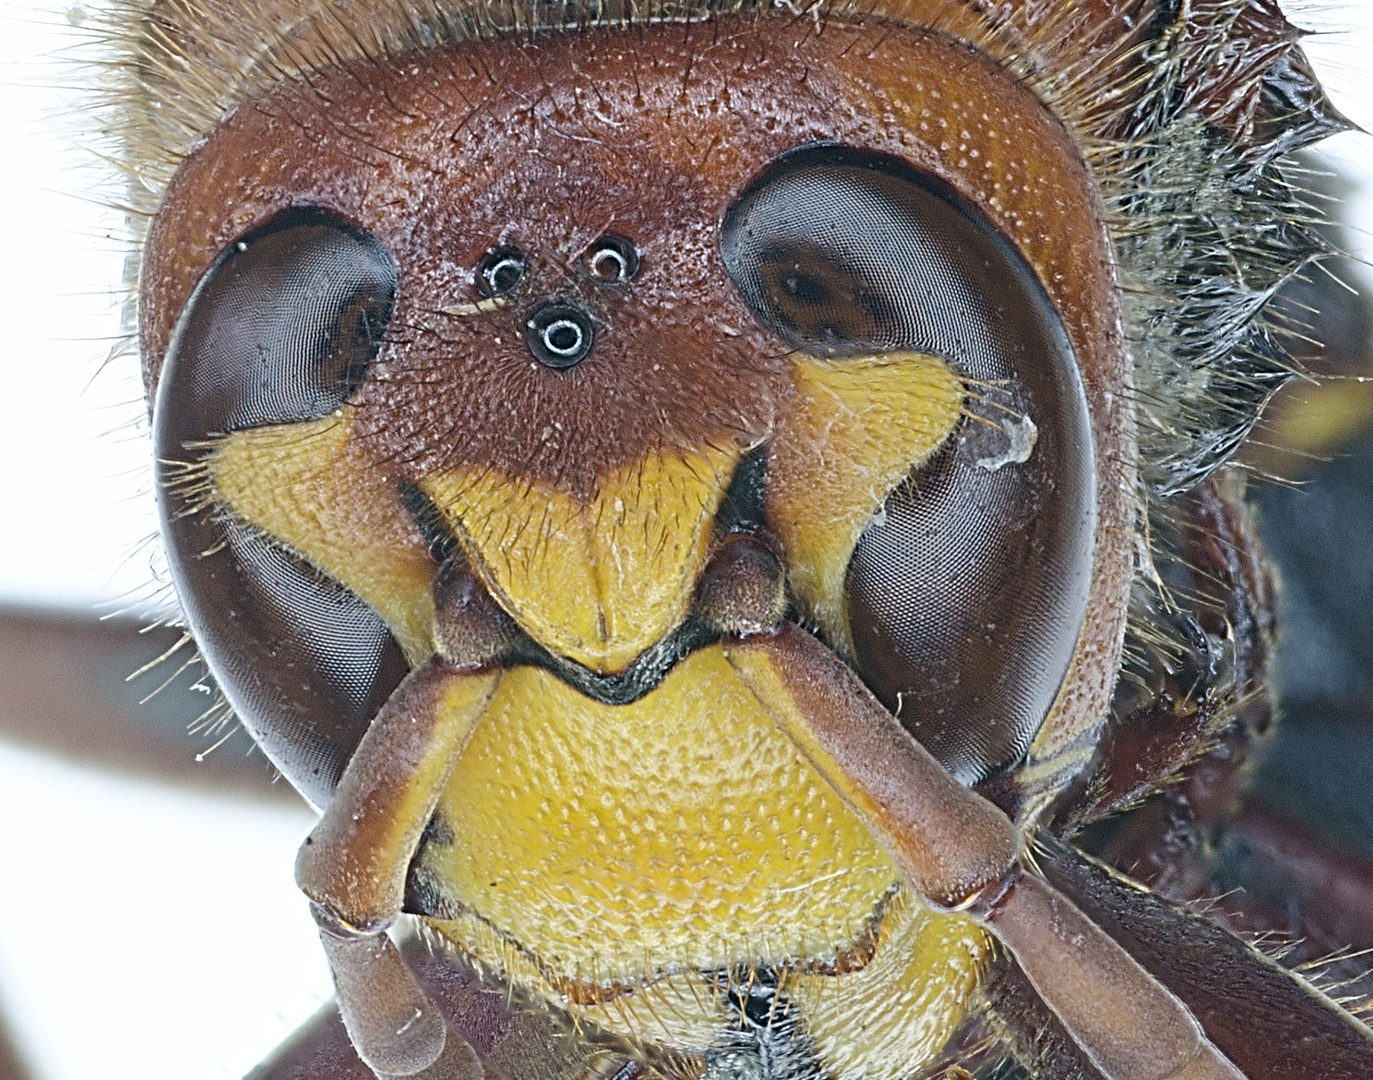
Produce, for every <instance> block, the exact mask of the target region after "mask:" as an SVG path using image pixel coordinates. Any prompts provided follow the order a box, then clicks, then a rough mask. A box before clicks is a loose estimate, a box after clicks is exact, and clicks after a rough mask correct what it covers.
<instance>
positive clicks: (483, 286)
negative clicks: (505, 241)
mask: <svg viewBox="0 0 1373 1080" xmlns="http://www.w3.org/2000/svg"><path fill="white" fill-rule="evenodd" d="M528 271H529V257H528V256H527V255H525V253H524V252H523V251H521V250H520V249H519V248H517V247H509V246H502V247H498V248H495V249H494V250H492V251H488V252H487V253H486V254H485V255H483V256H482V260H481V262H479V263H477V272H476V274H475V275H474V277H473V282H474V284H475V285H476V286H477V292H479V293H481V294H482V296H484V297H487V298H488V299H489V298H491V297H496V296H509V295H510V294H511V293H512V292H514V291H515V290H516V289H517V288H519V285H520V282H521V281H523V280H524V275H525V274H526V273H528Z"/></svg>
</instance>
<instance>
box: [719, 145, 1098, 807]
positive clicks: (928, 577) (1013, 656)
mask: <svg viewBox="0 0 1373 1080" xmlns="http://www.w3.org/2000/svg"><path fill="white" fill-rule="evenodd" d="M720 246H721V254H722V256H723V259H724V262H725V266H726V268H727V269H728V271H729V273H730V276H731V277H732V278H733V280H734V282H735V284H736V286H737V287H738V289H739V292H740V294H741V295H742V297H743V299H744V301H745V302H746V303H747V304H748V306H749V307H750V308H751V309H752V310H753V313H754V314H755V316H756V317H757V318H758V320H759V321H760V322H761V323H762V324H763V325H764V326H765V327H767V328H768V329H770V330H771V331H772V332H773V333H774V334H776V335H777V337H778V338H780V339H781V340H782V342H784V343H785V344H786V346H788V347H789V348H791V349H794V350H796V351H798V352H802V353H807V354H811V355H820V356H830V357H840V358H842V357H843V356H846V355H855V356H857V355H871V354H874V353H879V354H880V353H887V352H894V351H899V350H900V351H913V352H920V353H928V354H933V355H936V356H939V357H942V358H944V359H945V360H946V361H947V362H949V363H950V364H951V365H952V367H953V368H954V370H955V371H957V372H958V373H959V374H960V375H962V376H963V377H964V379H965V383H966V385H967V387H968V398H967V400H966V403H965V408H966V411H967V416H966V417H965V419H964V420H963V421H962V423H961V426H960V427H959V429H958V430H957V431H956V432H955V434H954V435H953V437H952V438H951V439H950V441H949V442H948V443H947V444H946V445H945V446H944V447H943V448H942V449H941V450H940V451H939V452H938V453H937V454H936V455H935V456H934V458H933V459H932V460H931V461H929V462H927V463H926V464H925V465H924V466H923V467H922V468H920V469H916V470H914V471H913V472H912V474H911V475H910V476H909V477H908V478H907V479H906V481H905V482H904V483H903V484H901V485H900V486H899V487H898V488H897V489H896V490H895V491H894V492H892V493H891V495H890V496H889V497H888V498H887V500H886V502H885V504H884V505H883V506H882V507H881V508H880V510H879V512H878V513H877V515H876V516H875V517H874V519H873V522H872V524H871V525H870V526H869V528H868V529H867V531H866V532H865V533H864V534H863V536H862V537H861V538H860V540H859V542H858V544H857V547H856V548H855V550H854V552H853V555H852V558H851V561H850V563H849V567H848V573H847V578H846V593H845V602H846V607H847V618H848V624H849V631H850V633H851V636H852V641H853V645H854V650H855V662H856V665H857V667H858V669H859V672H860V674H861V675H862V676H863V678H864V679H865V681H866V682H867V683H868V685H869V686H870V687H871V688H872V690H873V692H874V693H876V694H877V696H878V697H879V698H880V699H881V700H882V701H883V703H884V704H885V705H886V706H887V707H888V708H889V709H891V710H892V711H893V712H894V713H895V714H896V715H897V716H898V718H899V719H900V720H901V722H902V723H903V724H904V725H905V726H906V727H907V728H908V729H909V730H910V731H911V732H912V733H913V734H914V735H915V736H916V737H917V738H919V739H920V740H921V742H922V743H924V744H925V746H926V747H927V748H928V749H929V750H930V751H931V752H932V753H933V754H934V755H935V756H936V757H937V758H938V759H939V760H940V761H941V762H942V763H943V764H944V765H945V766H946V767H947V768H949V770H950V771H951V772H952V773H953V774H954V775H955V776H957V777H958V778H959V779H960V780H961V781H963V782H964V783H976V782H978V781H980V780H982V779H985V778H987V777H989V776H991V775H994V774H995V773H996V772H997V771H999V770H1001V769H1003V768H1005V767H1008V766H1010V765H1012V764H1014V763H1015V762H1017V761H1018V760H1020V759H1021V758H1022V757H1023V756H1024V754H1025V752H1026V751H1027V750H1028V748H1029V745H1030V743H1031V741H1032V740H1033V738H1034V736H1035V734H1036V732H1038V730H1039V728H1040V726H1041V725H1042V724H1043V722H1044V719H1045V717H1046V715H1047V713H1048V710H1049V708H1050V706H1051V705H1052V703H1053V700H1054V698H1055V697H1056V695H1057V693H1058V688H1059V686H1060V685H1061V683H1062V681H1063V677H1064V675H1065V674H1066V672H1067V669H1068V665H1069V663H1070V661H1071V659H1072V655H1073V651H1074V648H1075V646H1076V642H1077V638H1078V635H1079V633H1080V631H1081V628H1082V624H1083V620H1084V618H1085V614H1086V604H1087V594H1088V586H1089V580H1090V572H1091V561H1092V543H1093V535H1094V529H1095V471H1094V461H1093V451H1092V441H1091V431H1090V423H1089V419H1088V413H1087V407H1086V400H1085V397H1084V395H1083V389H1082V384H1081V381H1080V378H1079V375H1078V370H1077V364H1076V361H1075V359H1074V356H1073V352H1072V349H1071V346H1070V345H1069V343H1068V340H1067V337H1066V335H1065V333H1064V331H1063V328H1062V326H1061V324H1060V322H1059V320H1058V317H1057V315H1056V314H1055V312H1054V311H1053V309H1052V307H1051V305H1050V304H1049V301H1048V299H1047V298H1046V296H1045V295H1044V292H1043V289H1042V288H1041V287H1040V285H1039V283H1038V281H1037V280H1036V279H1035V277H1034V274H1033V271H1032V270H1031V269H1030V267H1029V266H1028V265H1027V264H1026V263H1025V261H1024V259H1023V258H1022V257H1021V256H1020V255H1019V253H1018V252H1017V251H1015V249H1014V248H1012V247H1011V245H1010V244H1009V243H1008V242H1007V241H1006V240H1005V239H1004V238H1003V237H1002V236H1001V235H1000V234H998V233H997V232H996V231H995V230H994V229H993V228H992V227H991V226H990V225H989V224H988V223H987V222H986V220H985V218H984V217H983V216H982V215H981V213H980V212H979V211H977V210H976V209H975V208H974V207H972V206H971V205H969V204H967V203H966V202H964V201H963V200H962V199H960V198H959V197H958V196H957V195H956V194H955V193H954V192H953V191H952V190H951V189H949V188H948V187H946V186H945V185H943V184H942V183H941V182H939V181H938V180H937V179H935V178H933V177H929V176H927V175H925V174H923V173H920V172H918V171H916V170H914V169H912V168H910V167H909V166H906V165H905V164H903V163H901V162H897V161H893V160H892V159H890V158H886V157H882V156H879V155H875V154H869V153H865V152H862V151H857V150H852V149H849V148H846V147H840V146H816V147H808V148H804V149H802V150H800V151H797V152H793V153H792V154H789V155H786V156H785V157H783V158H781V159H779V161H777V162H775V163H774V164H773V165H772V166H771V167H770V168H769V169H768V170H767V171H766V172H765V173H764V174H763V175H762V176H761V177H759V178H758V179H757V180H755V181H754V182H753V183H752V184H751V185H750V186H749V188H748V189H747V190H746V191H745V192H744V193H743V195H742V196H741V197H740V198H739V200H738V201H737V202H736V203H735V205H734V206H733V207H732V208H731V209H730V211H729V213H728V214H727V216H726V219H725V222H724V226H723V230H722V233H721V245H720Z"/></svg>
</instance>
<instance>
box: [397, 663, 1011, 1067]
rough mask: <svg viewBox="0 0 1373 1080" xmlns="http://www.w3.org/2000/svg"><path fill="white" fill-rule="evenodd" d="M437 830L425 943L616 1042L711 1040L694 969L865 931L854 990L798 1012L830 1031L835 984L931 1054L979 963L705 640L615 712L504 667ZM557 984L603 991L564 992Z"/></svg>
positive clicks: (714, 994)
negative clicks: (460, 956)
mask: <svg viewBox="0 0 1373 1080" xmlns="http://www.w3.org/2000/svg"><path fill="white" fill-rule="evenodd" d="M439 815H440V819H441V821H442V823H443V826H444V828H443V829H442V830H441V832H442V833H444V834H445V835H446V836H451V838H452V839H451V842H437V841H436V842H431V843H430V844H429V845H427V846H426V847H425V848H424V849H423V851H422V852H421V855H420V866H421V867H422V869H423V871H424V873H425V874H426V875H427V876H428V878H429V880H431V881H433V882H435V883H436V884H437V887H438V888H439V889H440V890H441V891H442V892H443V893H444V896H445V899H446V900H447V901H448V902H449V903H453V904H456V905H460V906H461V908H462V909H464V910H463V911H462V913H461V914H460V915H459V916H458V917H457V918H455V919H452V920H449V921H442V922H439V923H437V926H438V928H439V930H440V931H441V932H442V933H443V934H445V935H446V936H448V937H449V938H450V939H452V940H454V941H455V942H456V943H457V944H459V945H460V946H461V947H462V948H463V949H464V950H466V951H468V952H469V953H471V954H472V955H474V956H476V957H477V958H478V959H479V960H481V961H482V962H484V963H486V964H489V965H491V966H492V967H494V968H496V969H498V970H501V971H503V972H504V973H505V974H506V975H507V976H508V977H511V978H514V979H516V980H517V981H518V982H519V983H520V984H521V985H524V986H526V987H529V988H532V989H534V990H535V991H536V992H540V993H542V994H544V995H545V996H546V997H548V998H549V999H550V1000H552V1001H554V1002H556V1003H557V1004H559V1005H561V1006H563V1007H567V1008H571V1009H572V1010H573V1011H574V1012H575V1013H577V1014H578V1015H582V1016H585V1017H587V1018H588V1019H592V1020H594V1021H595V1022H596V1023H598V1024H602V1025H604V1026H606V1027H608V1028H610V1029H611V1030H615V1031H619V1032H621V1033H623V1034H626V1035H629V1036H631V1037H634V1038H639V1039H647V1040H649V1041H661V1042H664V1043H665V1044H666V1045H673V1046H677V1047H682V1048H692V1047H697V1048H699V1047H704V1046H708V1045H711V1044H712V1043H714V1042H716V1041H717V1040H718V1038H719V1037H720V1034H721V1030H722V1027H723V1025H725V1024H726V1023H727V1022H728V1016H727V1009H726V1008H725V1007H724V1006H722V1004H721V1001H722V994H721V991H722V987H721V986H716V985H714V982H715V981H716V979H717V976H715V975H714V974H705V975H703V974H701V973H702V972H706V973H714V972H719V971H723V970H733V971H736V972H737V971H741V970H742V971H747V970H750V969H751V968H752V966H753V965H755V964H765V963H783V964H785V963H787V962H792V963H795V964H796V965H797V966H798V967H799V968H804V967H805V966H806V965H807V964H810V965H812V966H813V965H817V964H818V965H826V964H828V965H834V964H835V962H836V961H837V960H840V959H841V958H843V957H845V956H846V955H851V954H852V953H853V952H854V951H855V949H858V950H861V949H862V942H863V940H864V938H865V935H866V934H867V933H869V932H870V931H871V930H872V929H873V928H874V926H875V924H876V922H877V920H878V918H879V917H880V918H881V927H882V929H881V931H880V934H879V939H878V943H877V948H876V952H875V954H874V955H873V957H872V959H871V960H870V961H869V962H868V963H867V964H866V965H865V966H863V970H864V971H866V970H868V968H872V970H873V972H874V974H873V975H872V976H869V977H868V978H867V979H866V980H863V981H857V979H858V976H860V975H861V972H857V973H850V974H848V975H822V974H818V973H815V974H807V973H805V972H804V971H798V972H797V973H796V974H795V976H794V977H795V979H796V981H797V984H798V985H797V989H796V993H797V995H798V1000H803V1001H805V1002H807V1003H808V1011H807V1014H806V1015H807V1016H808V1017H815V1018H819V1017H822V1016H830V1017H832V1019H831V1020H829V1021H826V1023H825V1026H824V1030H825V1031H826V1032H827V1033H828V1032H830V1031H832V1030H834V1029H835V1028H837V1027H838V1026H839V1025H840V1023H841V1020H840V1019H839V1016H838V1015H836V1010H840V1012H842V1013H843V1015H845V1016H847V1015H848V1011H849V1007H848V1006H847V1005H843V1004H842V1003H841V1002H840V1001H839V1000H838V999H839V998H841V997H842V996H843V995H842V994H841V993H840V988H841V987H845V986H852V987H854V988H855V989H856V990H857V991H860V992H861V993H862V994H863V995H864V1000H865V1001H866V1002H868V1006H869V1007H875V1006H876V1003H877V1002H880V1001H881V1000H882V999H883V997H884V996H887V997H891V998H893V999H896V998H899V999H900V1000H901V1001H903V1002H906V1003H907V1004H909V1005H910V1008H911V1009H912V1010H914V1008H915V1003H918V1004H919V1005H920V1008H921V1009H924V1008H927V1007H928V1008H929V1009H930V1010H931V1011H930V1012H929V1014H928V1015H923V1014H922V1015H916V1013H915V1012H914V1011H910V1012H908V1013H906V1014H903V1017H904V1020H902V1021H896V1020H894V1021H893V1023H892V1025H891V1026H893V1032H892V1033H891V1037H892V1038H893V1039H897V1037H898V1035H900V1037H901V1038H904V1039H907V1040H908V1041H909V1042H910V1043H911V1045H910V1046H905V1044H904V1043H903V1044H902V1045H903V1047H904V1048H905V1049H908V1050H915V1049H919V1048H921V1047H923V1048H925V1049H931V1048H937V1047H938V1046H939V1045H942V1042H943V1041H944V1040H945V1039H947V1037H948V1035H949V1033H950V1032H951V1030H952V1027H953V1025H954V1024H956V1022H957V1020H958V1016H959V1015H960V1012H961V1009H963V1008H965V1007H966V1004H967V1000H968V997H969V995H970V994H971V992H972V988H973V986H974V984H975V981H976V973H977V969H978V966H979V964H980V963H981V960H982V958H983V957H984V955H985V950H986V943H985V938H984V936H983V935H982V933H981V932H980V931H979V930H977V928H976V927H975V926H974V925H973V924H972V923H971V922H970V921H969V920H967V919H966V918H965V917H964V916H961V915H942V914H937V913H935V912H932V911H930V910H929V909H928V908H926V907H924V906H923V905H921V904H919V903H918V902H916V901H915V900H914V899H912V898H909V897H907V896H905V894H904V893H902V892H900V891H899V890H897V886H896V882H897V876H898V875H897V871H896V868H895V866H894V865H893V864H892V862H891V861H890V859H889V858H888V857H887V856H886V855H885V854H884V853H883V852H882V850H881V849H880V848H879V847H878V845H877V844H876V842H875V841H874V840H873V839H872V837H871V835H870V834H869V833H868V832H867V830H866V829H865V828H864V827H863V825H862V824H861V823H860V822H859V821H858V819H857V817H856V816H855V815H854V814H853V813H852V812H850V811H849V810H848V809H847V808H846V807H845V806H844V804H843V803H842V802H841V801H840V799H839V797H838V796H837V795H836V794H835V793H834V792H833V790H832V789H831V788H830V787H829V786H828V785H827V784H826V783H825V782H824V781H823V780H821V779H820V777H819V776H818V775H817V774H816V773H815V771H814V770H813V769H812V768H811V766H810V765H809V764H808V763H807V762H806V761H805V759H804V758H803V757H802V756H801V754H800V752H799V751H798V750H797V749H796V747H795V746H794V745H793V744H792V742H791V741H790V740H789V739H787V738H786V737H785V736H784V735H783V734H782V733H781V732H780V731H779V730H778V729H777V727H776V725H775V724H774V723H773V721H772V720H771V719H770V718H769V717H768V716H767V715H766V714H765V713H764V712H763V711H762V709H761V707H760V706H759V705H758V703H757V701H756V699H755V698H754V697H753V695H752V694H751V693H750V692H749V691H748V690H747V689H746V688H745V687H744V686H743V684H742V683H741V682H740V681H739V679H738V677H737V676H736V675H735V674H734V672H733V670H732V669H731V668H730V667H729V665H728V663H727V662H726V661H725V660H724V658H723V655H722V653H721V649H720V647H719V646H712V647H709V648H707V649H703V650H700V651H698V652H696V653H694V654H693V655H691V656H690V657H688V658H687V659H685V660H683V661H682V662H681V663H680V664H678V665H677V667H676V668H674V669H673V671H672V672H671V673H670V674H669V675H668V677H667V678H666V679H665V680H664V681H663V683H662V685H661V686H660V687H659V688H658V689H657V690H655V691H654V692H653V693H651V694H649V695H648V696H646V697H645V698H643V699H641V700H640V701H638V702H636V703H635V704H633V705H627V706H607V705H600V704H597V703H595V702H592V701H589V700H587V699H586V698H583V697H581V696H580V695H579V694H577V693H576V692H575V691H573V690H572V689H571V688H569V687H568V686H566V685H565V684H563V683H562V682H560V681H558V680H557V679H556V678H554V677H553V676H551V675H549V674H547V673H546V672H543V671H541V670H538V669H534V668H516V669H513V670H511V671H508V672H507V673H506V674H505V676H504V677H503V678H502V680H501V684H500V686H499V688H498V689H497V691H496V694H495V697H494V698H493V699H492V702H491V705H490V707H489V708H488V710H487V713H486V715H485V716H484V717H483V719H482V720H481V722H480V724H479V725H478V728H477V730H476V732H475V734H474V735H473V737H472V741H471V742H470V743H469V744H468V746H467V749H466V751H465V752H464V754H463V756H462V759H461V760H460V761H459V763H458V766H457V769H456V771H455V772H454V774H453V777H452V779H451V780H450V782H449V784H448V787H447V789H446V791H445V793H444V796H443V798H442V799H441V801H440V804H439ZM894 891H895V898H893V893H894ZM892 950H897V952H896V953H894V954H893V955H891V956H888V955H887V953H888V952H890V951H892ZM879 961H880V962H879ZM873 965H877V966H876V967H874V966H873ZM841 966H842V964H841ZM570 982H575V983H577V984H580V985H582V986H583V987H584V988H586V989H594V988H596V987H601V988H605V989H606V991H607V992H606V993H605V994H604V995H599V996H598V995H596V994H594V993H586V992H585V990H584V991H583V993H582V994H581V995H580V998H579V997H578V995H576V994H569V991H568V984H569V983H570ZM810 1010H814V1012H811V1011H810ZM808 1022H809V1021H808ZM903 1023H904V1024H905V1025H906V1026H905V1027H903V1028H902V1030H901V1032H897V1031H896V1030H895V1029H896V1028H897V1027H901V1025H902V1024H903ZM827 1037H829V1035H828V1034H827ZM841 1041H842V1040H841ZM904 1052H905V1051H904V1050H903V1053H904ZM922 1052H924V1051H923V1050H922ZM915 1060H916V1059H913V1058H910V1057H907V1058H905V1059H903V1061H902V1066H903V1067H905V1068H907V1069H909V1068H911V1067H912V1065H913V1062H914V1061H915ZM895 1067H896V1066H895V1064H893V1068H895Z"/></svg>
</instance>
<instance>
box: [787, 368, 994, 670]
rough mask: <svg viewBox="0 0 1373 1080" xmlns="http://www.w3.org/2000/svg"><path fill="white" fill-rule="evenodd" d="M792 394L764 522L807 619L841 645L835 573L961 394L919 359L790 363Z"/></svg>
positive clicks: (937, 442) (944, 428)
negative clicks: (793, 370)
mask: <svg viewBox="0 0 1373 1080" xmlns="http://www.w3.org/2000/svg"><path fill="white" fill-rule="evenodd" d="M796 364H797V379H798V383H799V388H800V394H799V395H798V398H797V404H796V405H795V407H794V408H793V410H792V411H791V412H790V413H789V414H788V416H787V417H786V420H785V423H784V426H783V427H782V429H781V430H780V431H779V432H778V434H777V437H776V440H775V442H774V445H773V451H772V457H771V458H770V460H769V463H768V496H767V507H768V521H769V523H770V524H771V525H772V527H773V528H774V529H775V530H776V531H777V533H778V535H779V538H780V539H781V541H782V544H783V546H784V548H785V550H786V555H787V570H788V574H789V578H790V582H791V587H792V591H793V593H794V595H795V597H796V600H797V603H798V604H799V605H800V607H801V608H802V613H803V614H804V615H805V617H806V618H808V619H810V620H812V621H814V622H815V623H816V624H817V625H819V626H820V627H821V629H822V630H824V632H825V634H826V636H827V637H828V639H829V640H830V641H831V642H838V643H841V644H843V645H845V646H847V643H848V642H847V639H848V632H847V629H846V627H847V620H846V618H845V616H844V610H843V609H844V599H843V598H844V575H845V573H846V572H847V570H848V565H849V559H850V557H851V556H852V554H853V549H854V546H855V545H856V544H857V543H858V538H859V537H860V536H861V535H862V534H863V530H864V529H866V528H867V527H868V524H869V522H870V521H871V520H872V516H873V514H874V513H875V512H876V511H877V510H878V509H879V508H880V507H881V506H882V504H883V502H884V501H885V500H886V498H887V496H888V495H889V494H891V492H892V490H893V489H894V488H895V487H896V486H897V484H899V483H900V482H901V481H902V480H904V479H905V478H906V476H908V475H909V474H910V472H911V470H912V469H915V468H917V467H918V466H919V465H921V464H923V463H924V462H925V461H926V460H928V459H929V457H930V455H931V454H933V453H934V452H935V450H937V449H938V448H939V447H940V446H941V445H942V444H943V443H944V441H945V440H946V439H948V437H949V435H950V434H951V433H952V432H953V430H954V428H955V427H956V426H957V425H958V421H959V419H960V417H961V416H962V415H963V402H964V398H965V397H966V396H967V391H966V389H965V388H964V386H963V382H962V380H960V379H959V377H958V376H957V375H956V374H955V373H954V372H953V371H952V370H951V369H950V368H949V366H948V365H947V364H946V363H945V362H944V361H942V360H940V359H938V358H937V357H933V356H926V355H923V354H920V353H903V352H893V353H884V354H882V355H881V356H868V357H845V358H841V359H833V360H824V359H819V358H816V357H810V356H799V357H798V358H797V361H796Z"/></svg>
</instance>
